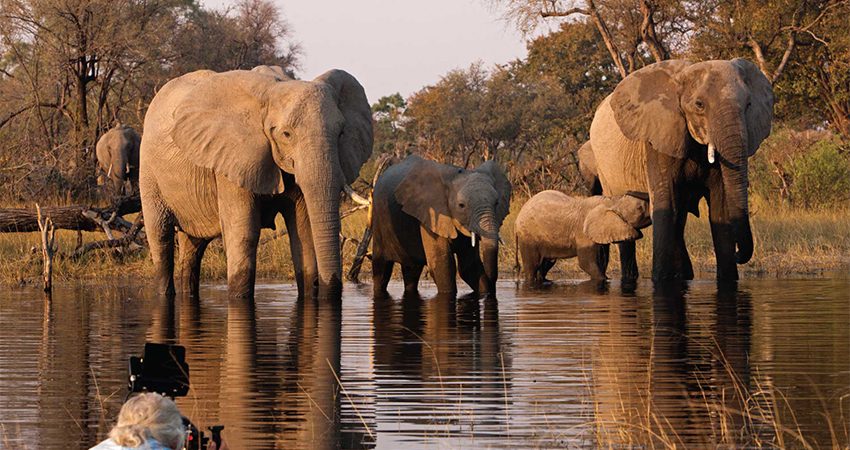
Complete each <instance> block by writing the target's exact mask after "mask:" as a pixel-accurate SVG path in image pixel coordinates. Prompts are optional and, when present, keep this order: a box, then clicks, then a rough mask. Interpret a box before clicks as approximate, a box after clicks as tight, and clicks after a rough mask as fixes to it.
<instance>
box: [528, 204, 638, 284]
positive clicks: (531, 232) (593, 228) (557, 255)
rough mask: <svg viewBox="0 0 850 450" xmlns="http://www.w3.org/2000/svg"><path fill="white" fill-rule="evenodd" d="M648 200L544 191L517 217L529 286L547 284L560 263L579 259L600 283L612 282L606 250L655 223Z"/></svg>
mask: <svg viewBox="0 0 850 450" xmlns="http://www.w3.org/2000/svg"><path fill="white" fill-rule="evenodd" d="M648 208H649V205H648V202H647V201H645V200H642V199H638V198H635V197H632V196H629V195H625V196H618V197H613V198H611V197H603V196H601V195H595V196H593V197H571V196H569V195H566V194H564V193H561V192H558V191H543V192H541V193H539V194H537V195H535V196H534V197H532V198H531V199H530V200H529V201H528V202H526V204H525V205H523V207H522V209H521V210H520V212H519V214H518V215H517V219H516V242H517V247H518V248H517V250H518V253H519V255H520V257H521V258H522V274H523V278H524V279H525V281H526V282H527V283H530V284H535V285H537V284H541V283H544V282H546V281H548V280H546V274H547V272H549V269H551V268H552V266H554V264H555V260H557V259H562V258H573V257H576V256H577V257H578V264H579V267H581V269H582V270H584V271H585V272H587V274H588V275H590V277H591V278H592V279H594V280H603V279H605V278H606V275H605V270H606V269H607V265H608V259H607V258H604V259H602V258H600V247H602V246H604V245H607V244H611V243H614V242H624V241H634V240H636V239H640V238H641V237H642V236H643V235H642V234H641V232H640V229H641V228H645V227H647V226H649V225H650V223H651V222H650V218H649V211H648Z"/></svg>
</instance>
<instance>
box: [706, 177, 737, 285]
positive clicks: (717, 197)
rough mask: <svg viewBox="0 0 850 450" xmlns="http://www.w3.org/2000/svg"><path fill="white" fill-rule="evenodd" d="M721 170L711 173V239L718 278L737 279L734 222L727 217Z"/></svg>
mask: <svg viewBox="0 0 850 450" xmlns="http://www.w3.org/2000/svg"><path fill="white" fill-rule="evenodd" d="M720 177H721V175H720V171H714V170H713V171H712V172H711V174H710V175H709V182H708V186H709V192H708V196H707V197H706V200H707V201H708V221H709V223H710V224H711V240H712V243H713V244H714V257H715V260H716V262H717V279H718V280H737V279H738V262H737V259H736V257H735V242H736V239H735V233H734V229H733V227H732V223H731V222H730V221H729V218H728V217H726V211H725V208H724V206H723V205H725V204H726V198H725V195H724V192H723V181H722V179H721V178H720Z"/></svg>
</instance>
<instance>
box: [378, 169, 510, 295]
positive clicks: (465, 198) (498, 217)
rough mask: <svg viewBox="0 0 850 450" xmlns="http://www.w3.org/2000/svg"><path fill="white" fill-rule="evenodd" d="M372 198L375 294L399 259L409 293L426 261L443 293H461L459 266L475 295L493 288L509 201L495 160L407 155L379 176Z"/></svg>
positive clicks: (380, 292)
mask: <svg viewBox="0 0 850 450" xmlns="http://www.w3.org/2000/svg"><path fill="white" fill-rule="evenodd" d="M372 199H373V200H372V201H373V206H372V208H373V209H372V230H373V233H374V236H373V239H374V241H373V245H372V278H373V282H374V284H373V286H374V290H375V295H376V296H377V295H384V294H386V292H387V283H389V281H390V278H391V277H392V271H393V265H394V263H400V264H401V268H402V275H403V277H404V288H405V291H406V292H416V290H417V286H418V284H419V276H420V275H421V274H422V268H423V267H424V266H426V265H427V266H428V268H429V269H430V270H431V275H432V276H433V278H434V282H435V283H436V284H437V290H438V291H439V292H440V293H450V294H453V293H456V292H457V286H456V284H455V282H456V279H455V276H456V273H457V272H460V276H461V278H462V279H463V281H465V282H466V283H467V284H468V285H469V287H471V288H472V290H473V291H475V292H476V293H477V292H488V293H490V294H491V295H494V294H495V292H496V279H497V278H498V275H499V227H500V226H501V225H502V221H503V220H504V219H505V216H507V215H508V211H509V209H510V200H511V184H510V181H508V179H507V177H506V176H505V174H504V173H503V172H502V170H501V168H499V165H498V164H497V163H496V162H495V161H487V162H485V163H483V164H481V165H480V166H478V167H477V168H475V169H474V170H465V169H461V168H460V167H455V166H451V165H447V164H439V163H436V162H433V161H428V160H425V159H422V158H420V157H418V156H408V157H407V158H406V159H405V160H404V161H402V162H401V163H399V164H397V165H394V166H392V167H390V168H389V169H387V171H386V172H384V174H383V175H382V176H381V177H380V178H379V179H378V182H377V183H376V185H375V190H374V191H373V193H372ZM479 238H480V239H479ZM479 247H480V252H481V254H479ZM482 256H483V262H482ZM455 258H457V261H455Z"/></svg>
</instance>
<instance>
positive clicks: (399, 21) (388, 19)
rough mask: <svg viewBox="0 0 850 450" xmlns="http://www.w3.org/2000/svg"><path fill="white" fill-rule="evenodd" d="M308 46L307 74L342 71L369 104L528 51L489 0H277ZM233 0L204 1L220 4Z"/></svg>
mask: <svg viewBox="0 0 850 450" xmlns="http://www.w3.org/2000/svg"><path fill="white" fill-rule="evenodd" d="M274 1H275V3H276V4H277V5H278V6H279V7H280V8H281V10H282V13H283V16H284V18H285V19H286V20H287V21H288V22H289V24H290V25H291V27H292V28H293V34H294V38H295V40H296V41H297V42H299V43H300V44H301V48H302V50H303V56H302V62H301V70H300V71H298V72H297V74H298V76H299V77H300V78H303V79H312V78H314V77H316V76H318V75H320V74H322V73H323V72H325V71H326V70H329V69H333V68H336V69H343V70H346V71H348V72H349V73H351V74H352V75H354V76H355V77H356V78H357V79H358V80H359V81H360V83H361V84H363V87H364V88H365V89H366V95H367V96H368V97H369V101H370V103H374V102H375V101H377V100H378V99H379V98H380V97H382V96H384V95H389V94H393V93H395V92H399V93H401V94H402V96H404V97H407V96H408V95H410V94H412V93H414V92H416V91H418V90H419V89H421V88H423V87H424V86H426V85H429V84H434V83H436V82H437V81H439V79H440V77H441V76H442V75H444V74H445V73H446V72H448V71H450V70H452V69H457V68H465V67H468V66H469V65H470V64H471V63H473V62H475V61H479V60H480V61H483V62H484V64H485V67H492V66H493V65H494V64H503V63H506V62H508V61H511V60H514V59H517V58H521V57H524V56H525V55H526V49H525V42H524V40H523V39H522V37H521V36H520V34H519V33H518V32H517V31H515V30H514V29H513V28H511V26H510V25H509V24H508V23H506V22H505V21H503V20H502V19H501V17H500V12H499V11H495V10H493V9H492V8H491V6H490V5H489V4H488V3H485V0H274ZM229 3H230V2H229V1H228V0H205V1H204V4H205V5H207V6H211V7H221V6H224V5H227V4H229Z"/></svg>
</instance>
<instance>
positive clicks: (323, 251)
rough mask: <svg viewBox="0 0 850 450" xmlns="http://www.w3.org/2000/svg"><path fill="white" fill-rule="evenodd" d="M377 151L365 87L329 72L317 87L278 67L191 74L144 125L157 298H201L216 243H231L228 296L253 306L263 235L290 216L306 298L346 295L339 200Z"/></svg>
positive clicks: (161, 95)
mask: <svg viewBox="0 0 850 450" xmlns="http://www.w3.org/2000/svg"><path fill="white" fill-rule="evenodd" d="M371 152H372V115H371V110H370V108H369V103H368V101H367V100H366V94H365V92H364V91H363V87H362V86H361V85H360V83H358V82H357V80H356V79H355V78H354V77H352V76H351V75H349V74H348V73H346V72H344V71H341V70H331V71H328V72H326V73H325V74H323V75H321V76H319V77H318V78H316V79H314V80H313V81H295V80H292V79H289V78H288V77H287V76H286V75H285V74H284V73H283V71H282V70H281V69H280V68H279V67H266V66H261V67H258V68H255V69H254V70H252V71H245V70H234V71H230V72H223V73H216V72H212V71H208V70H202V71H198V72H193V73H189V74H186V75H183V76H181V77H179V78H175V79H174V80H171V81H170V82H168V83H167V84H166V85H165V86H163V88H162V89H161V90H160V91H159V92H158V93H157V95H156V97H154V99H153V101H152V102H151V105H150V108H149V109H148V112H147V115H146V116H145V135H144V137H143V139H142V146H141V174H140V180H139V183H140V189H141V194H142V211H143V213H144V215H145V231H146V232H147V237H148V242H149V243H150V248H151V255H152V257H153V260H154V265H155V267H156V271H157V275H158V279H159V288H160V289H161V290H162V291H164V292H166V293H171V292H174V281H173V278H174V277H173V271H174V267H173V260H174V259H173V254H174V233H175V227H176V228H177V239H178V241H179V248H180V257H179V259H180V273H179V276H180V278H181V279H182V281H183V283H182V287H183V289H184V290H187V291H196V290H197V284H198V277H199V272H200V261H201V257H202V256H203V253H204V249H205V248H206V246H207V244H208V243H209V241H210V240H211V239H213V238H215V237H217V236H222V238H223V241H224V247H225V251H226V254H227V284H228V289H229V291H230V294H231V295H232V296H237V297H251V296H252V295H253V291H254V278H255V273H256V254H257V242H258V239H259V234H260V228H261V227H268V228H274V218H275V216H276V215H277V213H281V214H283V218H284V220H285V223H286V228H287V231H288V234H289V238H290V245H291V250H292V260H293V265H294V266H295V276H296V281H297V283H298V291H299V294H300V295H303V294H305V293H306V292H308V290H309V292H312V287H313V286H314V284H318V287H319V295H320V296H325V295H337V294H338V292H339V290H340V289H341V271H342V268H341V259H340V245H339V229H340V218H339V201H340V191H341V190H342V187H343V184H345V183H350V182H352V181H354V179H355V178H356V177H357V175H358V173H359V171H360V166H361V165H362V164H363V163H364V162H365V161H366V159H367V158H368V157H369V155H370V154H371Z"/></svg>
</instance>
